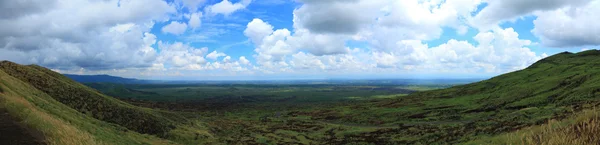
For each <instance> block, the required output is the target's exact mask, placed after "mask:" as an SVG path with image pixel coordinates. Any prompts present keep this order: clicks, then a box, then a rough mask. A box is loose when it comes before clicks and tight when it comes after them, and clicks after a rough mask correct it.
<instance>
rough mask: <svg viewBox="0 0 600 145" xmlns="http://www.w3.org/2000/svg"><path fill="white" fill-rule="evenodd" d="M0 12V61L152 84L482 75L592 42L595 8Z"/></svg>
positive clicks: (100, 1) (358, 0) (160, 4)
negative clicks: (153, 81) (149, 80)
mask: <svg viewBox="0 0 600 145" xmlns="http://www.w3.org/2000/svg"><path fill="white" fill-rule="evenodd" d="M0 10H1V11H2V12H1V13H0V60H9V61H13V62H17V63H21V64H37V65H41V66H44V67H47V68H50V69H52V70H54V71H57V72H60V73H68V74H108V75H114V76H122V77H128V78H138V79H154V80H271V79H383V78H404V79H414V78H425V79H426V78H435V79H440V78H487V77H492V76H495V75H499V74H503V73H507V72H511V71H515V70H519V69H523V68H526V67H527V66H529V65H531V64H532V63H534V62H536V61H537V60H540V59H542V58H544V57H548V56H551V55H553V54H556V53H559V52H563V51H570V52H580V51H583V50H589V49H598V48H599V45H600V15H598V13H600V0H167V1H164V0H3V1H0Z"/></svg>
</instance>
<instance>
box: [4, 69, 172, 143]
mask: <svg viewBox="0 0 600 145" xmlns="http://www.w3.org/2000/svg"><path fill="white" fill-rule="evenodd" d="M2 63H3V64H4V63H7V62H2ZM0 110H6V113H8V115H9V117H6V116H5V118H2V119H3V121H4V122H6V121H9V120H4V119H7V118H10V119H11V120H12V121H14V122H17V123H18V124H19V125H20V126H23V127H25V128H27V129H28V132H26V133H25V134H23V135H27V136H34V137H38V138H40V137H39V136H42V137H41V138H43V140H44V143H45V144H173V143H171V142H170V141H166V140H163V139H160V138H157V137H154V136H150V135H142V134H139V133H137V132H132V131H127V129H126V128H123V127H121V126H118V125H115V124H111V123H106V122H103V121H101V120H98V119H95V118H93V117H91V116H89V115H85V114H82V113H81V112H79V111H78V110H75V109H73V108H71V107H69V106H67V105H64V104H62V103H60V102H58V101H56V100H55V99H54V98H53V97H51V96H50V95H48V94H46V93H45V92H43V91H40V90H38V89H36V88H35V87H33V86H32V85H30V84H28V83H25V82H23V81H21V80H19V79H17V78H15V77H12V76H10V75H8V74H7V73H5V72H4V71H3V70H0ZM3 129H9V128H3ZM6 131H8V132H10V133H11V134H17V133H18V132H16V131H19V130H6ZM27 133H29V134H27ZM3 136H5V135H4V134H3ZM29 139H35V138H29ZM25 140H27V138H25ZM31 141H35V140H31ZM19 143H24V144H30V143H31V142H22V141H19V142H13V143H10V144H19Z"/></svg>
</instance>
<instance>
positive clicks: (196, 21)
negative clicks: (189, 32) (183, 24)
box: [188, 13, 202, 29]
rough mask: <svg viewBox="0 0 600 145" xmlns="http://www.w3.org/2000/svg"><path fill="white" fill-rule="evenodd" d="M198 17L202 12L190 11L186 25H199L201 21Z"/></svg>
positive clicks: (194, 26)
mask: <svg viewBox="0 0 600 145" xmlns="http://www.w3.org/2000/svg"><path fill="white" fill-rule="evenodd" d="M200 18H202V13H192V14H191V15H190V20H189V21H188V25H189V26H190V28H192V29H196V28H198V27H200V25H201V23H202V21H201V20H200Z"/></svg>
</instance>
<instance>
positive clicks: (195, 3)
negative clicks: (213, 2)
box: [177, 0, 206, 12]
mask: <svg viewBox="0 0 600 145" xmlns="http://www.w3.org/2000/svg"><path fill="white" fill-rule="evenodd" d="M177 2H178V3H181V4H183V6H185V7H186V8H188V10H189V11H190V12H195V11H196V10H198V8H199V7H200V6H201V5H202V4H204V2H206V0H177Z"/></svg>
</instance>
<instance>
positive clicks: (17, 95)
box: [0, 61, 210, 144]
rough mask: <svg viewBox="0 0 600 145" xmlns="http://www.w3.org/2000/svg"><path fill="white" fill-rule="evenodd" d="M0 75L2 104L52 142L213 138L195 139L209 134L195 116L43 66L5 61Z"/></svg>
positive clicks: (137, 141)
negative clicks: (119, 95) (106, 91)
mask: <svg viewBox="0 0 600 145" xmlns="http://www.w3.org/2000/svg"><path fill="white" fill-rule="evenodd" d="M0 77H1V79H2V80H1V82H2V84H1V85H0V90H1V91H0V97H1V98H0V99H2V100H3V101H2V105H0V106H2V107H3V108H6V109H7V110H8V112H9V113H11V114H13V115H14V116H17V117H16V118H21V119H24V121H22V122H24V123H25V124H27V125H28V126H30V127H31V128H34V129H35V130H41V131H42V132H43V133H44V135H45V136H47V141H48V142H49V143H51V144H115V143H119V144H156V143H159V144H165V143H168V144H170V143H171V142H170V141H167V140H164V139H169V140H172V141H177V142H179V143H199V142H207V141H210V139H208V138H205V139H204V140H197V139H196V140H192V139H193V138H198V136H199V135H201V134H202V135H203V136H207V137H210V134H208V133H206V131H204V130H201V129H198V128H202V126H200V125H198V123H197V121H191V120H188V119H186V118H185V117H182V116H181V115H179V114H176V113H173V112H168V111H161V110H154V109H149V108H142V107H137V106H133V105H130V104H128V103H125V102H122V101H120V100H117V99H115V98H112V97H109V96H106V95H103V94H101V93H99V92H97V91H96V90H94V89H91V88H89V87H87V86H84V85H82V84H79V83H77V82H75V81H73V80H71V79H68V78H67V77H65V76H63V75H61V74H58V73H56V72H53V71H51V70H49V69H46V68H43V67H40V66H36V65H29V66H24V65H19V64H15V63H12V62H8V61H3V62H0ZM130 130H131V131H130ZM142 134H149V135H142ZM150 135H153V136H150ZM155 136H157V137H160V138H164V139H160V138H157V137H155Z"/></svg>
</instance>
